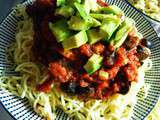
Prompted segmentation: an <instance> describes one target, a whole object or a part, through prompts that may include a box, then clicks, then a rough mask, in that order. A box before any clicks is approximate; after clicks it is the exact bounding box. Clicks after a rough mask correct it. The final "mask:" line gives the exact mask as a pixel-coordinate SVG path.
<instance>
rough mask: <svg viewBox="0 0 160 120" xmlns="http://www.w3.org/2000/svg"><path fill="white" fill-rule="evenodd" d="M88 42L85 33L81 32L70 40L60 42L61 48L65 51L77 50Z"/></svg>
mask: <svg viewBox="0 0 160 120" xmlns="http://www.w3.org/2000/svg"><path fill="white" fill-rule="evenodd" d="M87 41H88V37H87V34H86V31H84V30H82V31H80V32H79V33H77V34H76V35H73V36H71V37H70V38H68V39H66V40H64V41H63V42H62V45H63V48H64V49H66V50H69V49H73V48H78V47H80V46H81V45H83V44H85V43H86V42H87Z"/></svg>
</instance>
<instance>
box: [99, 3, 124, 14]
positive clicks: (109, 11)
mask: <svg viewBox="0 0 160 120" xmlns="http://www.w3.org/2000/svg"><path fill="white" fill-rule="evenodd" d="M99 11H100V12H102V13H104V14H115V15H124V12H123V11H122V10H121V9H120V8H119V7H117V6H116V5H110V6H107V7H101V8H100V9H99Z"/></svg>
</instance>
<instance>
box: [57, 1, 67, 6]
mask: <svg viewBox="0 0 160 120" xmlns="http://www.w3.org/2000/svg"><path fill="white" fill-rule="evenodd" d="M65 3H66V0H57V6H62V5H64V4H65Z"/></svg>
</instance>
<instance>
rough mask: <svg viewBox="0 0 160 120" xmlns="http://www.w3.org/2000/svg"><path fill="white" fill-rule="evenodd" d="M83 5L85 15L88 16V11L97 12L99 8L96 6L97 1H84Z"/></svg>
mask: <svg viewBox="0 0 160 120" xmlns="http://www.w3.org/2000/svg"><path fill="white" fill-rule="evenodd" d="M83 4H84V8H85V11H86V13H87V14H89V13H90V11H97V10H98V9H99V8H100V6H99V5H98V4H97V0H84V3H83Z"/></svg>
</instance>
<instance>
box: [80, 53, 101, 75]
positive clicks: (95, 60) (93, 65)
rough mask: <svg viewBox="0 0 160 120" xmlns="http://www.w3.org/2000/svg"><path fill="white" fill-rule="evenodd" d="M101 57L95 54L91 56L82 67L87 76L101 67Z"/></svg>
mask: <svg viewBox="0 0 160 120" xmlns="http://www.w3.org/2000/svg"><path fill="white" fill-rule="evenodd" d="M102 60H103V57H101V56H100V55H97V54H93V55H92V56H91V57H90V58H89V60H88V61H87V63H86V64H85V65H84V66H83V67H84V69H85V70H86V72H87V73H88V74H90V75H91V74H92V73H94V72H95V71H97V70H98V69H99V68H100V67H101V66H102Z"/></svg>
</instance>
